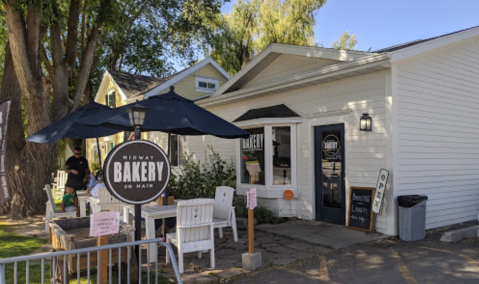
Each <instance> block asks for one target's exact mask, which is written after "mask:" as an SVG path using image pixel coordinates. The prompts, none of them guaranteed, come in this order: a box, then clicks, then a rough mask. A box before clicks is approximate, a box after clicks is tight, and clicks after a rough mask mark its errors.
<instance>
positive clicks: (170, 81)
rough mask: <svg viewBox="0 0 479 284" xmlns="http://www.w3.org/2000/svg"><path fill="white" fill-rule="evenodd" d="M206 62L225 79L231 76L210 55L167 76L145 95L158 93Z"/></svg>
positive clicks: (195, 70)
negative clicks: (165, 79)
mask: <svg viewBox="0 0 479 284" xmlns="http://www.w3.org/2000/svg"><path fill="white" fill-rule="evenodd" d="M208 64H210V65H211V66H213V68H215V69H216V70H217V71H218V72H219V73H220V74H221V75H222V76H223V77H224V78H225V79H226V80H229V79H230V78H231V76H230V74H228V72H226V71H225V70H224V69H223V68H222V67H221V66H220V65H219V64H218V63H216V61H214V60H213V59H212V58H211V57H208V58H205V59H203V60H201V61H200V62H198V63H196V64H195V65H193V66H191V67H188V68H186V69H185V70H183V71H181V72H179V73H176V74H175V75H173V76H171V77H169V78H168V80H167V81H165V82H163V83H161V84H160V85H158V86H156V87H155V88H153V89H151V90H149V91H148V92H146V93H145V97H146V98H148V97H150V96H154V95H158V94H159V93H160V92H161V91H163V90H165V89H168V88H169V87H171V86H173V85H174V84H176V83H178V82H180V81H181V80H183V79H185V78H186V77H188V76H190V75H192V74H194V73H195V72H197V71H198V70H200V69H201V68H203V67H204V66H206V65H208Z"/></svg>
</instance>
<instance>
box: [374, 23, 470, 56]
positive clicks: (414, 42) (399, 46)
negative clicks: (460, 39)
mask: <svg viewBox="0 0 479 284" xmlns="http://www.w3.org/2000/svg"><path fill="white" fill-rule="evenodd" d="M477 27H479V26H475V27H471V28H467V29H463V30H459V31H455V32H452V33H448V34H443V35H440V36H435V37H431V38H427V39H418V40H414V41H410V42H406V43H402V44H398V45H394V46H390V47H387V48H382V49H378V50H375V51H373V52H374V53H383V52H393V51H396V50H400V49H403V48H406V47H410V46H413V45H416V44H420V43H423V42H426V41H430V40H434V39H438V38H441V37H446V36H449V35H453V34H457V33H461V32H464V31H467V30H472V29H475V28H477Z"/></svg>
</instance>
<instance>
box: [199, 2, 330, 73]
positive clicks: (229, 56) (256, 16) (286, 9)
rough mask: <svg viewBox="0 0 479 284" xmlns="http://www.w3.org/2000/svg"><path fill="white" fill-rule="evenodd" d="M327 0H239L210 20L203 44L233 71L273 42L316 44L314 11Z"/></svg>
mask: <svg viewBox="0 0 479 284" xmlns="http://www.w3.org/2000/svg"><path fill="white" fill-rule="evenodd" d="M325 3H326V0H284V1H280V0H240V1H237V2H236V3H235V4H234V5H233V11H232V12H231V13H229V14H226V15H219V16H218V17H217V18H216V19H214V20H213V21H211V23H210V28H211V30H210V34H209V35H207V36H206V37H205V40H204V42H203V47H204V50H205V53H206V54H209V55H210V56H211V57H212V58H213V59H215V60H216V61H217V62H218V64H220V65H221V66H222V67H223V68H224V69H225V70H226V71H227V72H228V73H230V74H231V75H233V74H235V73H236V72H238V71H239V70H240V69H241V68H242V67H244V66H245V65H246V64H247V63H248V62H249V61H251V59H252V58H253V56H254V55H256V54H258V53H259V52H260V51H261V50H263V49H264V48H265V47H266V46H267V45H268V44H270V43H285V44H296V45H314V43H313V39H314V30H313V29H314V25H315V24H316V15H315V13H316V12H318V11H319V9H320V8H321V7H322V6H323V5H324V4H325Z"/></svg>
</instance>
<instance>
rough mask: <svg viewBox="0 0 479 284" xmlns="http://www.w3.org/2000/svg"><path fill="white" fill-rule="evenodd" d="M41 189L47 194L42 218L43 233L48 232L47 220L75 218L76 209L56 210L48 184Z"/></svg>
mask: <svg viewBox="0 0 479 284" xmlns="http://www.w3.org/2000/svg"><path fill="white" fill-rule="evenodd" d="M43 190H45V192H46V193H47V196H48V201H47V202H46V203H45V204H46V207H47V208H46V212H45V218H43V220H44V221H45V233H47V234H48V222H47V220H52V219H53V218H66V217H72V218H75V217H76V216H77V212H76V211H73V212H61V211H60V210H57V208H56V206H55V199H53V195H52V189H51V188H50V185H49V184H46V185H45V187H44V188H43Z"/></svg>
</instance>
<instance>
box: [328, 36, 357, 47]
mask: <svg viewBox="0 0 479 284" xmlns="http://www.w3.org/2000/svg"><path fill="white" fill-rule="evenodd" d="M356 44H357V40H356V36H355V35H350V34H348V31H344V33H343V35H341V37H340V38H339V41H338V40H337V41H335V42H333V43H332V44H331V46H332V48H334V49H342V50H352V49H353V48H354V46H356Z"/></svg>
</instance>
